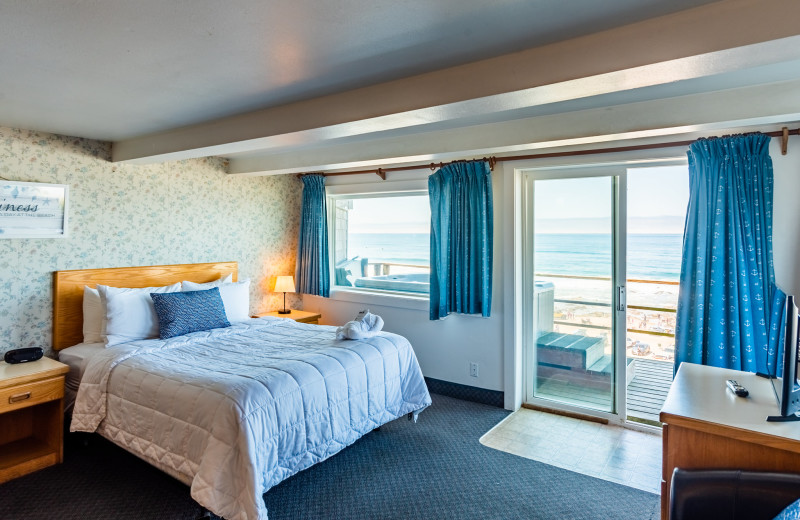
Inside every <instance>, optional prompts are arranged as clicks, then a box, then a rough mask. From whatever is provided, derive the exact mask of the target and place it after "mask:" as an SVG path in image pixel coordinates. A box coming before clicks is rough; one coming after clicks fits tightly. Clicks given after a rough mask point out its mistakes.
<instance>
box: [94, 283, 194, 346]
mask: <svg viewBox="0 0 800 520" xmlns="http://www.w3.org/2000/svg"><path fill="white" fill-rule="evenodd" d="M97 290H98V292H99V293H100V299H101V301H102V302H103V303H104V304H105V309H106V337H105V342H106V346H107V347H111V346H114V345H118V344H120V343H127V342H129V341H136V340H138V339H148V338H157V337H158V316H156V309H155V307H154V306H153V299H152V298H151V297H150V293H171V292H179V291H180V290H181V284H180V283H175V284H172V285H167V286H165V287H144V288H142V289H128V288H124V287H109V286H107V285H98V286H97Z"/></svg>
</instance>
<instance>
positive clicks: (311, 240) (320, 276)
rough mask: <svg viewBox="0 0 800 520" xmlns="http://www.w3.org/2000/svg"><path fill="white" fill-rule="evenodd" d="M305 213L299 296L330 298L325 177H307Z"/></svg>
mask: <svg viewBox="0 0 800 520" xmlns="http://www.w3.org/2000/svg"><path fill="white" fill-rule="evenodd" d="M301 178H302V180H303V209H302V214H301V215H300V239H299V240H298V242H297V268H296V270H295V284H296V286H297V292H300V293H305V294H315V295H317V296H325V297H328V295H329V294H330V286H331V279H330V277H331V274H330V270H329V268H328V211H327V208H326V204H325V176H323V175H318V174H314V175H303V176H302V177H301Z"/></svg>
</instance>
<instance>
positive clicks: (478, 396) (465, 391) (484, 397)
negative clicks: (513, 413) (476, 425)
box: [425, 377, 504, 408]
mask: <svg viewBox="0 0 800 520" xmlns="http://www.w3.org/2000/svg"><path fill="white" fill-rule="evenodd" d="M425 383H426V384H427V385H428V391H429V392H432V393H434V394H441V395H446V396H447V397H455V398H456V399H462V400H464V401H472V402H474V403H481V404H488V405H490V406H497V407H498V408H502V407H503V405H504V400H503V399H504V398H503V392H501V391H499V390H486V389H485V388H477V387H474V386H469V385H461V384H459V383H451V382H449V381H441V380H439V379H433V378H432V377H426V378H425Z"/></svg>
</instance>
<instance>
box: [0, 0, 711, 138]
mask: <svg viewBox="0 0 800 520" xmlns="http://www.w3.org/2000/svg"><path fill="white" fill-rule="evenodd" d="M709 1H710V0H670V1H668V2H665V1H664V0H603V1H597V0H569V1H564V0H493V1H487V0H369V1H366V0H335V1H332V0H329V1H323V0H316V1H315V0H267V1H264V0H235V1H219V0H135V1H131V0H94V1H92V0H59V1H52V0H3V1H2V2H0V70H1V71H2V75H1V76H0V125H3V126H11V127H18V128H26V129H34V130H42V131H48V132H54V133H59V134H66V135H74V136H80V137H88V138H94V139H102V140H109V141H119V140H123V139H128V138H131V137H136V136H141V135H144V134H150V133H154V132H160V131H164V130H168V129H173V128H177V127H181V126H185V125H190V124H194V123H199V122H204V121H209V120H213V119H217V118H220V117H224V116H229V115H232V114H239V113H242V112H247V111H251V110H255V109H260V108H266V107H272V106H276V105H281V104H285V103H290V102H295V101H300V100H304V99H309V98H314V97H319V96H323V95H326V94H332V93H337V92H342V91H346V90H351V89H354V88H358V87H363V86H367V85H372V84H376V83H381V82H386V81H390V80H395V79H398V78H402V77H407V76H412V75H416V74H420V73H424V72H429V71H432V70H437V69H442V68H447V67H451V66H454V65H460V64H463V63H467V62H472V61H477V60H481V59H485V58H491V57H494V56H499V55H502V54H506V53H510V52H514V51H519V50H522V49H527V48H530V47H536V46H540V45H543V44H546V43H550V42H553V41H557V40H564V39H568V38H572V37H575V36H580V35H583V34H588V33H592V32H596V31H600V30H604V29H608V28H611V27H615V26H620V25H625V24H629V23H632V22H636V21H639V20H643V19H646V18H651V17H654V16H658V15H663V14H665V13H669V12H674V11H679V10H682V9H686V8H690V7H693V6H696V5H701V4H706V3H709Z"/></svg>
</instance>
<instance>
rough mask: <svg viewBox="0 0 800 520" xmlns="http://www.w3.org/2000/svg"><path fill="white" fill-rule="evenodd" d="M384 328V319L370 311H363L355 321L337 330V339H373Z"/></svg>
mask: <svg viewBox="0 0 800 520" xmlns="http://www.w3.org/2000/svg"><path fill="white" fill-rule="evenodd" d="M382 328H383V318H381V317H380V316H378V315H377V314H372V313H371V312H369V311H362V312H361V313H359V315H358V317H357V318H356V319H355V320H353V321H348V322H347V323H345V324H344V325H342V326H341V327H339V328H338V329H336V339H364V338H371V337H372V336H374V335H375V334H377V333H378V332H380V331H381V329H382Z"/></svg>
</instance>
